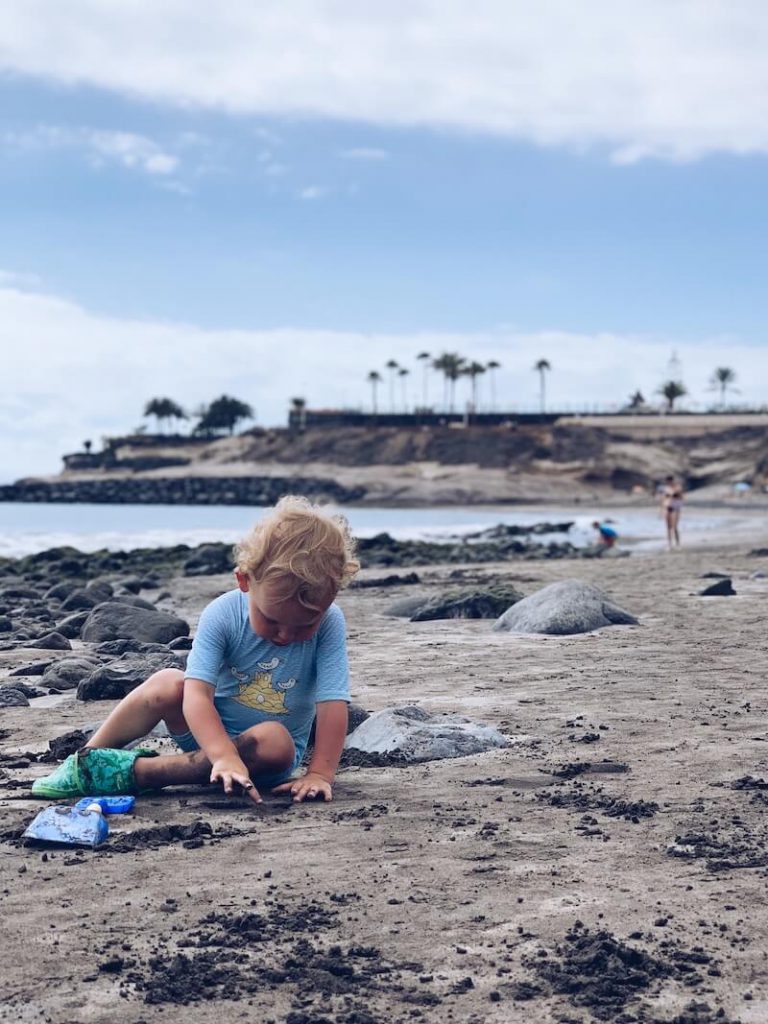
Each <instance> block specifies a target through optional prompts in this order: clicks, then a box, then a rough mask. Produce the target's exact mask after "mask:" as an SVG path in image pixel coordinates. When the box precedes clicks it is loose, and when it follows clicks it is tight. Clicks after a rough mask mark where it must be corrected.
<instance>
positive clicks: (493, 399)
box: [485, 359, 501, 410]
mask: <svg viewBox="0 0 768 1024" xmlns="http://www.w3.org/2000/svg"><path fill="white" fill-rule="evenodd" d="M485 368H486V370H488V372H489V373H490V375H491V409H492V410H494V409H495V408H496V371H497V370H499V369H501V363H497V362H496V360H495V359H492V360H491V361H490V363H488V364H487V365H486V367H485Z"/></svg>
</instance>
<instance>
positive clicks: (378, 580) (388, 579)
mask: <svg viewBox="0 0 768 1024" xmlns="http://www.w3.org/2000/svg"><path fill="white" fill-rule="evenodd" d="M420 582H421V580H420V578H419V574H418V573H416V572H408V573H406V574H405V575H404V576H398V575H397V573H392V574H391V575H390V576H376V577H374V578H372V579H368V580H353V581H352V582H351V583H350V584H349V587H350V589H351V590H363V589H365V588H368V587H399V586H405V585H406V584H411V583H420Z"/></svg>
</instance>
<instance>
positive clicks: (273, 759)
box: [134, 722, 295, 789]
mask: <svg viewBox="0 0 768 1024" xmlns="http://www.w3.org/2000/svg"><path fill="white" fill-rule="evenodd" d="M234 742H235V746H236V747H237V752H238V753H239V754H240V757H241V758H242V759H243V762H244V763H245V765H246V767H247V768H248V771H249V772H250V774H251V775H252V776H258V775H276V774H277V773H279V772H283V771H287V770H288V769H289V768H290V767H291V765H292V764H293V759H294V756H295V747H294V745H293V740H292V739H291V734H290V733H289V732H288V730H287V729H286V728H285V726H282V725H280V723H279V722H262V724H261V725H254V726H253V728H251V729H247V730H246V731H245V732H244V733H241V734H240V735H239V736H238V737H237V738H236V739H235V741H234ZM134 776H135V779H136V784H137V786H138V787H139V788H140V789H161V788H162V787H163V786H186V785H190V784H192V783H204V782H208V780H209V779H210V777H211V762H210V761H209V760H208V758H207V757H206V756H205V754H204V753H203V752H202V750H195V751H194V752H192V753H190V754H168V755H163V756H162V757H140V758H138V760H137V761H136V764H135V765H134Z"/></svg>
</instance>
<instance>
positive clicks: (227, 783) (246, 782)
mask: <svg viewBox="0 0 768 1024" xmlns="http://www.w3.org/2000/svg"><path fill="white" fill-rule="evenodd" d="M211 782H221V783H222V785H223V786H224V792H225V793H228V794H231V793H232V785H233V783H235V782H236V783H238V785H240V786H242V788H243V789H244V790H245V793H246V795H247V796H249V797H250V798H251V800H253V802H254V803H256V804H260V803H261V796H260V794H259V791H258V789H256V787H255V786H254V784H253V783H252V782H251V777H250V775H249V774H248V769H247V768H246V767H245V765H244V764H243V762H242V761H241V760H240V758H239V757H222V758H219V760H218V761H214V762H213V765H212V767H211Z"/></svg>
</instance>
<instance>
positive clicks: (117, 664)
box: [77, 651, 184, 701]
mask: <svg viewBox="0 0 768 1024" xmlns="http://www.w3.org/2000/svg"><path fill="white" fill-rule="evenodd" d="M183 667H184V662H183V661H182V660H181V659H180V658H179V657H178V655H173V654H169V653H168V652H167V651H166V652H165V653H164V654H152V655H143V656H139V657H130V656H129V657H126V658H121V659H120V660H119V661H112V662H110V663H109V664H108V665H102V666H100V667H99V668H97V669H95V670H94V671H93V672H91V674H90V675H89V676H87V678H85V679H83V680H82V681H81V682H80V684H79V685H78V687H77V699H78V700H83V701H87V700H121V699H122V698H123V697H124V696H125V695H126V694H127V693H130V691H131V690H134V689H135V688H136V687H137V686H139V684H141V683H143V682H144V680H145V679H147V678H148V677H149V676H151V675H152V673H153V672H157V671H158V670H159V669H163V668H183Z"/></svg>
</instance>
